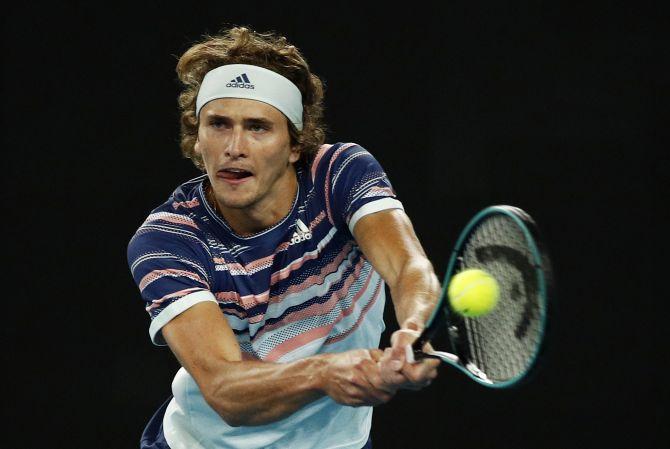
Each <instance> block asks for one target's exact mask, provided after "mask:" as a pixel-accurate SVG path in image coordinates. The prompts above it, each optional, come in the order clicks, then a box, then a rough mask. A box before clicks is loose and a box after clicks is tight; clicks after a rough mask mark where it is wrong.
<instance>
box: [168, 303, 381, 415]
mask: <svg viewBox="0 0 670 449" xmlns="http://www.w3.org/2000/svg"><path fill="white" fill-rule="evenodd" d="M162 333H163V337H164V338H165V340H166V342H167V343H168V345H169V346H170V349H171V350H172V352H173V353H174V354H175V356H176V357H177V359H178V360H179V362H180V363H181V365H182V366H183V367H184V368H185V369H186V370H187V371H188V372H189V374H191V376H192V377H193V378H194V379H195V381H196V383H197V384H198V387H199V388H200V391H201V393H202V395H203V397H204V398H205V400H206V401H207V403H208V404H209V405H210V406H211V407H212V408H213V409H214V410H215V411H216V412H217V413H218V414H219V415H220V416H221V418H223V420H224V421H226V422H227V423H228V424H229V425H231V426H241V425H245V426H253V425H261V424H266V423H270V422H273V421H278V420H280V419H282V418H285V417H286V416H288V415H290V414H292V413H293V412H295V411H296V410H298V409H299V408H301V407H303V406H304V405H306V404H308V403H310V402H312V401H315V400H317V399H319V398H321V397H323V396H324V395H328V396H330V397H331V398H332V399H333V400H335V401H336V402H338V403H341V404H345V405H351V406H360V405H377V404H380V403H384V402H387V401H389V400H390V399H391V397H392V396H393V393H392V392H391V391H388V390H387V389H384V383H383V382H382V379H381V377H380V373H379V366H378V364H377V361H378V360H379V358H380V357H381V351H379V350H377V349H374V350H364V349H360V350H353V351H347V352H343V353H339V354H319V355H316V356H312V357H307V358H305V359H301V360H297V361H294V362H290V363H270V362H263V361H243V360H242V353H241V350H240V347H239V344H238V343H237V339H236V338H235V335H234V333H233V331H232V329H231V328H230V326H229V325H228V322H227V320H226V319H225V317H224V316H223V314H222V313H221V310H220V309H219V307H218V305H216V304H215V303H213V302H209V301H208V302H202V303H198V304H196V305H194V306H193V307H191V308H189V309H187V310H186V311H184V312H183V313H181V314H179V315H178V316H176V317H175V318H173V319H172V320H171V321H170V322H168V323H167V324H166V325H165V326H163V328H162Z"/></svg>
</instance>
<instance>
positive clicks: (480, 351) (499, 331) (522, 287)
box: [408, 206, 552, 388]
mask: <svg viewBox="0 0 670 449" xmlns="http://www.w3.org/2000/svg"><path fill="white" fill-rule="evenodd" d="M470 268H477V269H481V270H484V271H486V272H487V273H489V274H490V275H491V276H493V277H494V278H495V279H496V281H497V282H498V285H499V287H500V296H499V298H498V303H497V305H496V307H495V309H493V310H492V311H491V312H489V313H488V314H486V315H482V316H479V317H477V318H467V317H464V316H462V315H459V314H457V313H456V312H454V311H452V310H451V307H450V304H449V300H448V299H447V289H448V288H449V282H450V280H451V278H452V277H453V276H454V275H455V274H457V273H458V272H460V271H462V270H465V269H470ZM551 284H552V275H551V267H550V262H549V258H548V256H547V254H546V252H545V251H544V249H543V246H542V243H541V241H540V238H539V235H538V230H537V227H536V225H535V223H534V221H533V219H532V218H531V217H530V216H529V215H528V214H527V213H525V212H524V211H522V210H521V209H519V208H516V207H513V206H491V207H488V208H486V209H484V210H482V211H481V212H479V213H478V214H477V215H476V216H475V217H474V218H473V219H472V220H471V221H470V222H469V223H468V225H467V226H466V227H465V229H464V230H463V231H462V232H461V235H460V236H459V238H458V241H457V243H456V246H455V248H454V250H453V252H452V254H451V257H450V259H449V265H448V266H447V272H446V274H445V277H444V281H443V283H442V296H441V298H440V302H439V304H438V306H437V307H436V308H435V310H434V311H433V314H432V316H431V317H430V318H429V320H428V322H427V325H426V328H425V329H424V331H423V333H422V334H421V336H420V337H419V338H418V339H417V341H416V342H415V344H414V347H413V352H412V351H409V353H408V357H409V358H410V359H411V358H414V359H415V360H416V359H421V358H425V357H434V358H438V359H440V360H442V361H444V362H446V363H448V364H450V365H452V366H455V367H456V368H458V369H460V370H461V371H462V372H464V373H465V374H467V375H468V376H469V377H470V378H472V379H473V380H475V381H476V382H478V383H480V384H481V385H485V386H487V387H493V388H508V387H511V386H515V385H518V384H519V383H520V382H522V381H523V380H526V379H528V378H529V375H530V374H531V373H532V372H533V371H534V369H535V368H536V367H537V365H538V359H539V358H540V355H541V352H542V348H543V342H544V340H545V334H546V330H547V321H548V320H547V318H548V315H549V307H550V303H549V300H550V296H551ZM439 331H446V333H447V336H448V338H447V340H448V342H449V345H450V346H451V347H450V350H449V352H445V351H430V352H423V351H422V350H421V348H423V347H424V345H425V344H426V343H428V342H430V341H431V339H433V337H435V336H436V334H437V333H438V332H439Z"/></svg>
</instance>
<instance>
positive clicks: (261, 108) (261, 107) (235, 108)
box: [200, 98, 287, 122]
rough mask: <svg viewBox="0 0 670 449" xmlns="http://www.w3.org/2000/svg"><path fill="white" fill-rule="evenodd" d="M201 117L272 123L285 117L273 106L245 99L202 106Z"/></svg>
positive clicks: (225, 99) (218, 101)
mask: <svg viewBox="0 0 670 449" xmlns="http://www.w3.org/2000/svg"><path fill="white" fill-rule="evenodd" d="M200 115H201V116H208V115H221V116H225V117H230V118H234V119H248V118H263V119H266V120H270V121H273V122H281V121H286V120H287V119H286V116H284V114H283V113H282V112H281V111H280V110H279V109H277V108H275V107H274V106H271V105H269V104H267V103H263V102H262V101H258V100H249V99H246V98H219V99H216V100H212V101H210V102H209V103H207V104H206V105H205V106H203V108H202V111H200Z"/></svg>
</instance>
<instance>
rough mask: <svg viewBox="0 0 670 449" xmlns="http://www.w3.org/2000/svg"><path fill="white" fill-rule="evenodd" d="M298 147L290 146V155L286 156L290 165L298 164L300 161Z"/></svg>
mask: <svg viewBox="0 0 670 449" xmlns="http://www.w3.org/2000/svg"><path fill="white" fill-rule="evenodd" d="M300 153H301V151H300V145H291V153H290V154H289V156H288V160H289V162H290V163H291V164H293V163H295V162H298V160H299V159H300Z"/></svg>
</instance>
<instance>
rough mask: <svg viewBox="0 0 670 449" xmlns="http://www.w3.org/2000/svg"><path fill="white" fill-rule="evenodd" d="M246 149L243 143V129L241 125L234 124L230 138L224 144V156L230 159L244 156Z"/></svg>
mask: <svg viewBox="0 0 670 449" xmlns="http://www.w3.org/2000/svg"><path fill="white" fill-rule="evenodd" d="M246 155H247V151H246V146H245V144H244V130H243V129H242V127H238V126H235V127H234V128H233V132H232V133H231V136H230V140H228V144H227V145H226V156H228V157H230V158H231V159H236V158H239V157H246Z"/></svg>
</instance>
